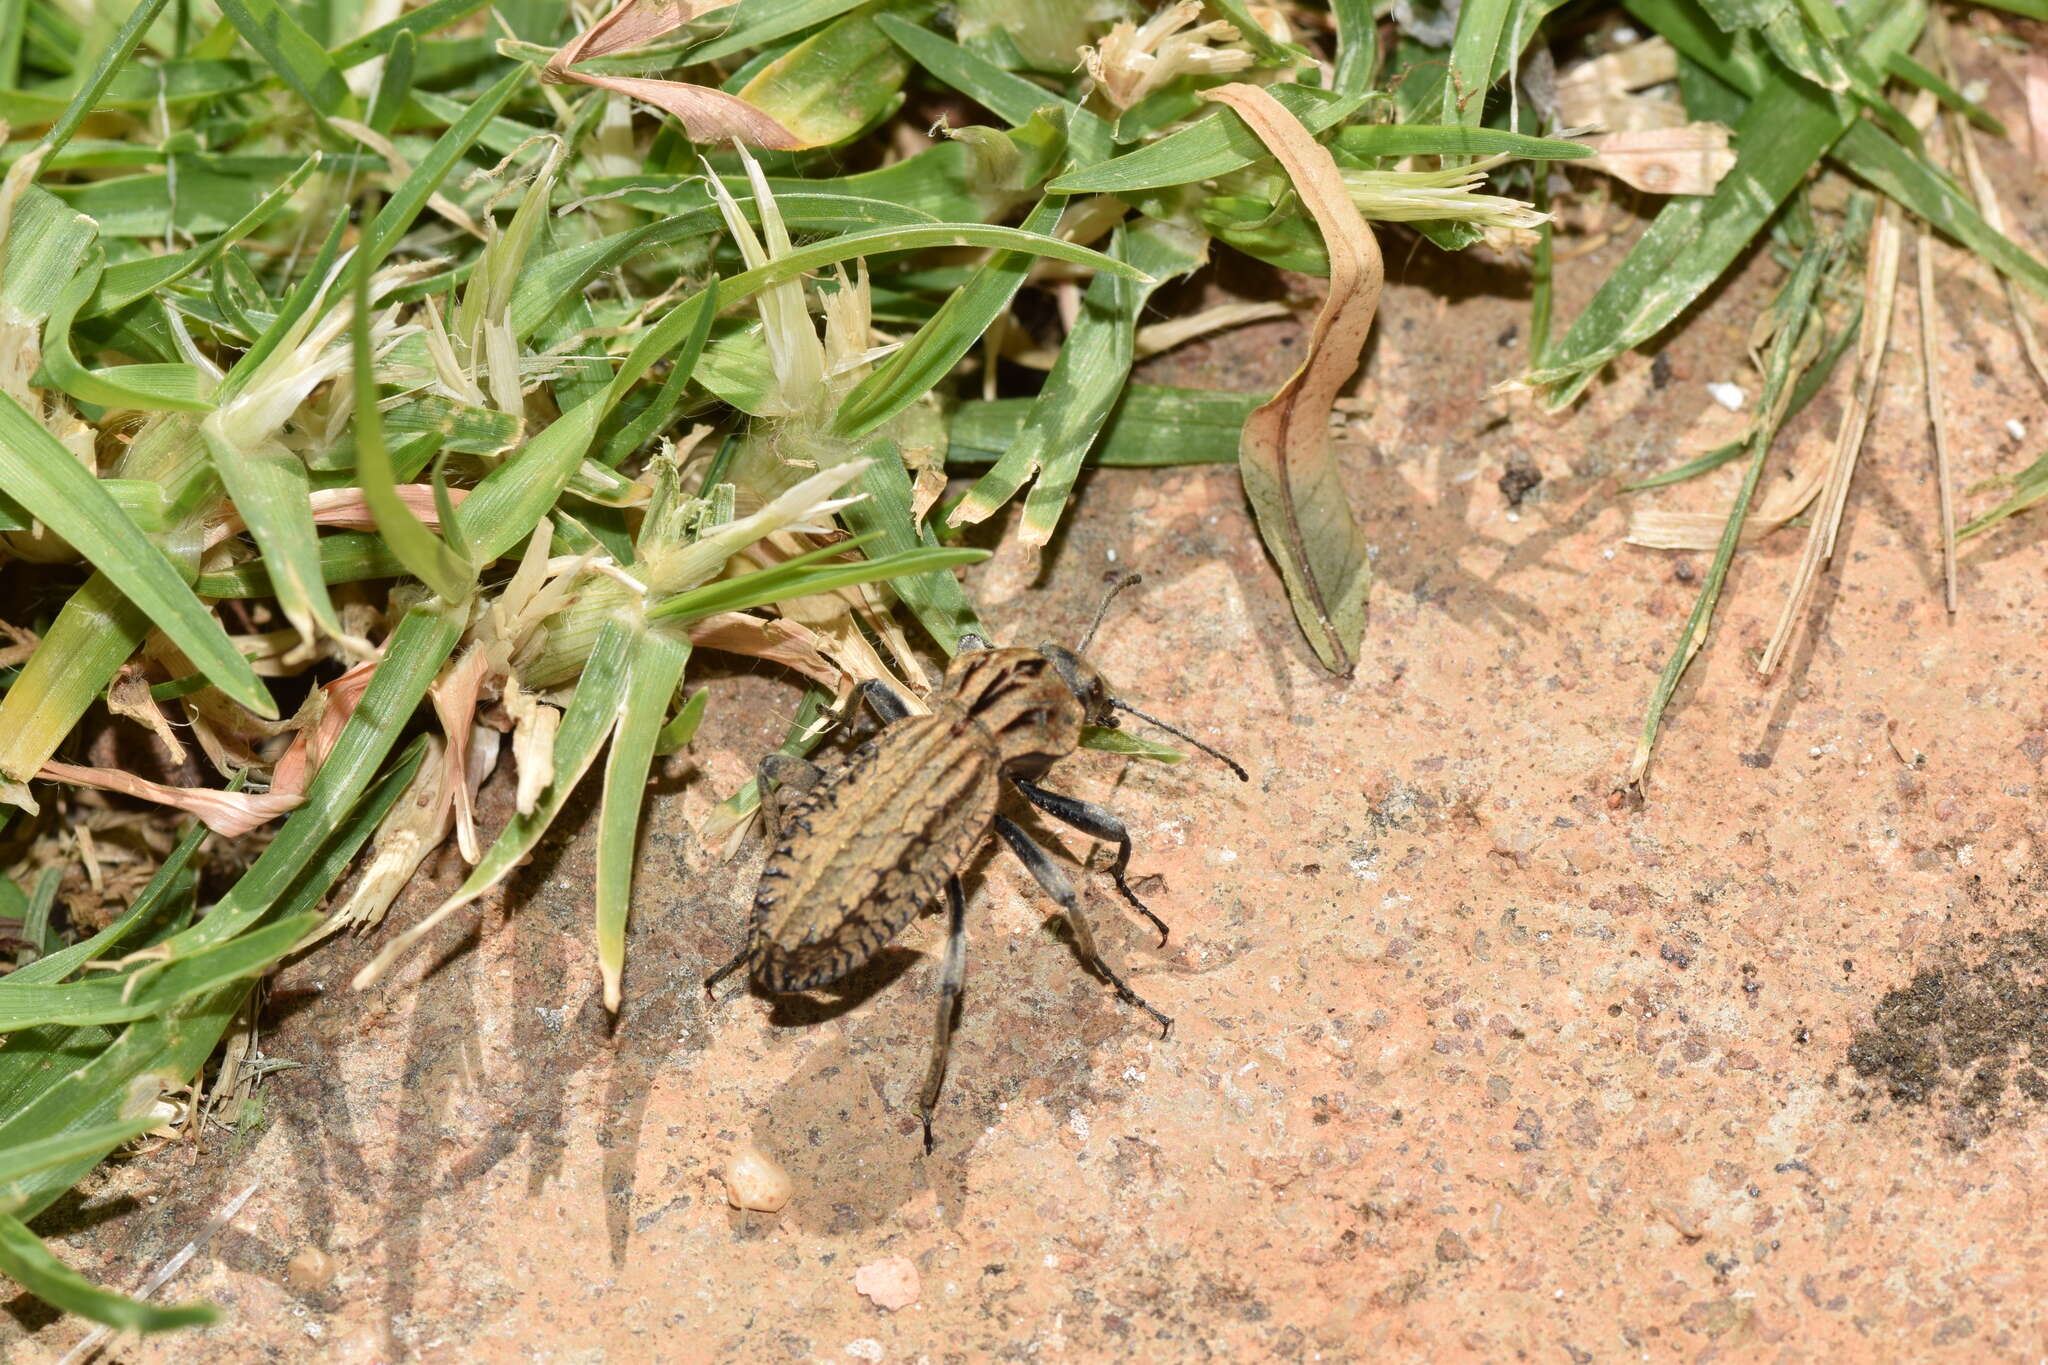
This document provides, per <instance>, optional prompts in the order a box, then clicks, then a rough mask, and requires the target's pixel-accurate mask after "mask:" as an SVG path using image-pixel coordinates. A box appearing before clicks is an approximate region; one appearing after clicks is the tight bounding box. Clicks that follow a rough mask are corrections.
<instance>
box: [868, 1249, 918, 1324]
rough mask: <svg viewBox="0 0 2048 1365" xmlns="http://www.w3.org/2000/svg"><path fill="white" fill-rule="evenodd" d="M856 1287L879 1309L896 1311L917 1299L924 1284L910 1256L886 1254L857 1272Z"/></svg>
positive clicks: (908, 1305)
mask: <svg viewBox="0 0 2048 1365" xmlns="http://www.w3.org/2000/svg"><path fill="white" fill-rule="evenodd" d="M853 1287H854V1288H855V1289H857V1290H858V1291H860V1293H861V1294H862V1295H864V1296H865V1297H866V1298H867V1299H868V1301H869V1302H871V1303H873V1304H874V1305H875V1307H877V1308H886V1309H888V1310H889V1311H890V1312H892V1313H893V1312H895V1311H896V1310H897V1309H899V1308H908V1307H910V1305H911V1304H913V1303H916V1302H917V1296H918V1295H919V1294H921V1293H922V1292H924V1283H923V1281H922V1280H921V1279H920V1278H919V1276H918V1273H917V1265H916V1263H915V1262H913V1261H912V1260H911V1259H910V1258H909V1257H908V1256H884V1257H883V1258H882V1259H881V1260H879V1261H869V1262H868V1263H867V1264H866V1265H864V1266H862V1267H861V1268H860V1269H858V1270H856V1271H854V1272H853Z"/></svg>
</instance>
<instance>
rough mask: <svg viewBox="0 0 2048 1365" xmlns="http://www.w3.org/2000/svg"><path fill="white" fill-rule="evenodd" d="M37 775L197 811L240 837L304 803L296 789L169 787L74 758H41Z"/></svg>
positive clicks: (210, 824)
mask: <svg viewBox="0 0 2048 1365" xmlns="http://www.w3.org/2000/svg"><path fill="white" fill-rule="evenodd" d="M36 776H37V777H39V778H41V779H42V780H43V781H45V782H68V783H70V784H71V785H72V786H74V787H95V788H98V789H99V790H100V791H109V792H119V793H121V795H123V796H132V797H135V798H136V799H137V800H141V801H154V802H155V803H156V804H158V805H160V806H169V807H171V808H172V809H173V810H181V811H184V812H185V813H186V814H188V815H195V816H197V817H199V819H200V820H201V821H202V822H203V823H204V824H205V825H206V827H207V828H208V829H210V830H212V831H213V832H214V833H215V834H218V835H220V836H221V837H223V838H226V839H239V838H241V837H242V836H243V835H244V834H247V833H249V832H250V831H251V830H255V829H261V828H262V827H263V826H264V825H267V824H269V823H270V822H271V821H272V820H275V819H276V818H277V817H278V816H280V815H283V814H285V813H287V812H288V811H293V810H296V809H298V807H299V806H300V805H302V804H303V803H304V798H303V797H301V796H298V795H296V794H292V795H285V794H283V793H277V792H230V791H215V790H213V789H211V788H207V787H167V786H165V785H164V784H163V783H161V782H151V781H149V780H148V779H147V778H142V777H137V776H136V775H135V774H134V773H131V772H127V771H125V770H123V769H120V768H88V767H81V766H80V765H78V764H76V763H56V762H51V763H45V764H44V765H43V766H42V768H41V769H40V770H39V771H38V772H37V773H36Z"/></svg>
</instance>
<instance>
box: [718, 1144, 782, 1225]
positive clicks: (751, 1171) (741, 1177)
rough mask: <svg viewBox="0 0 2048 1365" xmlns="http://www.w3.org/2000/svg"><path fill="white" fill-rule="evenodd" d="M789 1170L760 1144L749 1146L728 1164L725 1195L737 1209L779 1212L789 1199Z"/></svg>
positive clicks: (737, 1153) (726, 1164)
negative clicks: (771, 1156)
mask: <svg viewBox="0 0 2048 1365" xmlns="http://www.w3.org/2000/svg"><path fill="white" fill-rule="evenodd" d="M791 1190H792V1187H791V1185H790V1181H789V1172H787V1171H785V1170H783V1169H782V1168H781V1167H780V1166H778V1165H776V1164H775V1163H774V1162H773V1161H770V1160H769V1159H768V1157H767V1156H766V1155H765V1154H763V1153H762V1152H761V1150H760V1149H759V1148H757V1147H745V1148H742V1149H741V1150H740V1151H738V1152H735V1153H734V1154H733V1158H732V1160H731V1161H728V1162H726V1163H725V1197H726V1200H727V1201H728V1202H729V1203H731V1204H732V1206H733V1207H734V1208H736V1209H753V1210H755V1211H756V1212H758V1213H775V1212H777V1211H779V1210H780V1209H781V1208H782V1206H783V1205H784V1204H787V1203H788V1202H789V1196H790V1193H791Z"/></svg>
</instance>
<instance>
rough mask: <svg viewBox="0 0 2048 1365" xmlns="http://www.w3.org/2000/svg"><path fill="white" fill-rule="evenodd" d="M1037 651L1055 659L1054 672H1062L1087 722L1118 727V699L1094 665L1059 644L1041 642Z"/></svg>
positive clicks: (1111, 727)
mask: <svg viewBox="0 0 2048 1365" xmlns="http://www.w3.org/2000/svg"><path fill="white" fill-rule="evenodd" d="M1038 652H1039V653H1040V654H1043V655H1044V656H1045V657H1046V658H1047V659H1050V660H1051V661H1052V667H1053V672H1055V673H1057V674H1059V675H1060V681H1061V682H1063V683H1065V684H1066V685H1067V690H1068V691H1069V692H1072V693H1073V694H1074V699H1075V700H1076V701H1078V702H1080V703H1081V712H1082V714H1083V715H1084V716H1085V717H1086V718H1087V719H1086V722H1085V723H1086V724H1089V725H1104V726H1108V727H1109V728H1110V729H1112V730H1113V729H1115V728H1116V699H1115V698H1114V697H1112V696H1111V695H1110V692H1109V682H1108V680H1107V679H1105V678H1104V677H1103V676H1102V674H1100V673H1098V672H1096V670H1095V665H1094V664H1091V663H1089V662H1088V661H1087V660H1086V659H1084V658H1082V657H1081V656H1080V655H1078V654H1076V653H1074V651H1073V650H1071V649H1067V648H1065V647H1063V646H1060V645H1052V644H1045V645H1040V646H1039V647H1038Z"/></svg>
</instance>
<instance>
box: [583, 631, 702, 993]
mask: <svg viewBox="0 0 2048 1365" xmlns="http://www.w3.org/2000/svg"><path fill="white" fill-rule="evenodd" d="M689 659H690V642H689V641H688V640H685V639H678V638H676V637H675V636H672V635H668V634H666V633H664V632H661V631H646V632H643V633H642V634H641V635H640V636H639V637H638V638H637V639H636V640H634V642H633V659H632V663H631V665H630V666H629V672H628V674H627V678H626V695H625V702H624V707H623V709H622V710H621V712H620V714H619V730H618V734H617V735H616V736H615V737H614V738H613V739H612V751H611V754H610V756H609V757H608V758H607V759H606V760H605V769H604V802H603V807H602V809H601V811H600V812H599V815H598V822H597V967H598V971H599V973H600V974H601V975H602V976H603V978H604V1004H605V1008H606V1009H608V1010H610V1011H611V1012H612V1013H614V1014H617V1013H618V1012H619V1004H620V1000H621V996H622V988H621V983H622V981H623V979H624V976H625V970H626V916H627V913H628V912H629V911H630V910H631V908H632V904H633V862H634V857H635V853H636V848H637V845H638V841H639V836H640V804H641V801H642V799H643V798H644V797H645V796H646V794H647V772H648V769H649V767H650V766H651V765H652V764H653V762H654V754H655V749H656V746H657V743H658V741H659V739H660V737H661V733H662V721H663V719H664V718H665V717H666V716H667V715H668V704H669V702H670V701H671V700H672V699H673V698H674V697H675V695H676V689H677V688H678V687H681V686H682V682H683V667H684V665H685V664H687V663H688V662H689Z"/></svg>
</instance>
